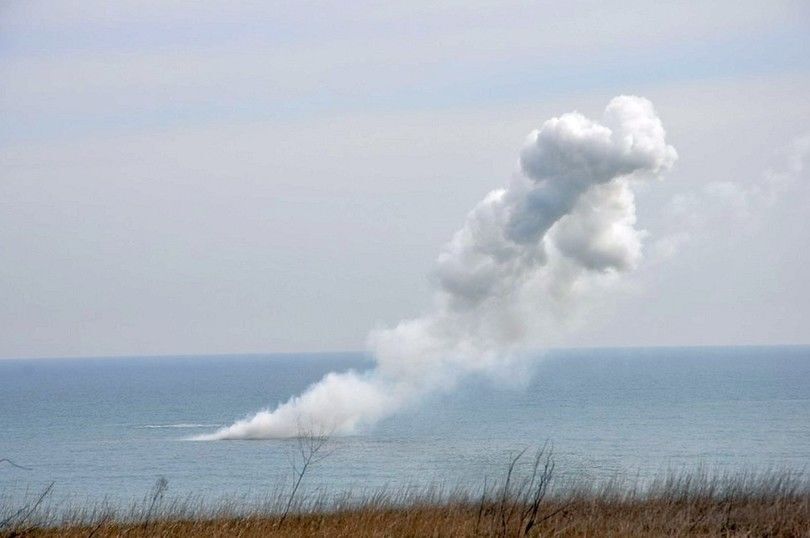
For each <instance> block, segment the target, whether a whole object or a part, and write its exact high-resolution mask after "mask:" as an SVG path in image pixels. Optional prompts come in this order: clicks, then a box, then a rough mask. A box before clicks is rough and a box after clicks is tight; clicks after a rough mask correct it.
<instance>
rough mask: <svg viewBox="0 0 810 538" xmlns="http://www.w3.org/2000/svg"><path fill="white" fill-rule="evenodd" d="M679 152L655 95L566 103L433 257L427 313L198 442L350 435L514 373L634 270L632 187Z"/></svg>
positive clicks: (637, 243)
mask: <svg viewBox="0 0 810 538" xmlns="http://www.w3.org/2000/svg"><path fill="white" fill-rule="evenodd" d="M676 159H677V154H676V152H675V149H674V148H673V147H672V146H669V145H667V143H666V136H665V132H664V128H663V126H662V125H661V121H660V120H659V119H658V117H657V115H656V113H655V110H654V109H653V106H652V103H650V102H649V101H648V100H646V99H643V98H640V97H634V96H620V97H616V98H614V99H613V100H611V101H610V103H609V104H608V106H607V108H606V109H605V111H604V114H603V117H602V120H601V122H596V121H593V120H590V119H588V118H586V117H584V116H583V115H582V114H579V113H577V112H572V113H568V114H563V115H562V116H560V117H557V118H552V119H550V120H548V121H546V122H545V123H543V125H542V126H541V127H540V128H539V129H537V130H535V131H533V132H532V133H530V134H529V136H528V138H527V140H526V143H525V144H524V146H523V149H522V151H521V153H520V170H519V173H517V174H515V175H514V177H513V178H512V180H511V181H510V182H509V183H508V184H507V185H506V186H505V187H503V188H500V189H497V190H494V191H492V192H490V193H489V194H488V195H487V196H486V197H485V198H484V199H483V200H482V201H481V202H479V203H478V205H476V206H475V208H473V210H472V211H471V212H470V213H469V214H468V216H467V219H466V222H465V223H464V226H463V227H462V228H461V229H460V230H458V231H457V232H456V233H455V235H454V236H453V238H452V239H451V240H450V242H449V243H448V244H447V245H446V246H445V247H444V248H443V250H442V251H441V253H440V254H439V257H438V260H437V262H436V270H435V271H436V281H437V290H436V292H435V294H434V300H433V305H432V308H431V309H430V310H429V311H428V313H426V314H425V315H424V316H422V317H419V318H417V319H411V320H405V321H402V322H400V323H399V324H398V325H397V326H395V327H393V328H390V329H385V330H378V331H373V332H372V333H371V334H370V335H369V339H368V345H369V348H370V350H371V351H372V353H373V356H374V358H375V360H376V366H375V368H374V369H373V370H370V371H368V372H365V373H357V372H352V371H350V372H345V373H330V374H328V375H326V376H325V377H324V378H323V379H322V380H320V381H318V382H317V383H315V384H313V385H312V386H310V387H309V388H308V389H307V390H306V391H305V392H304V393H302V394H300V395H298V396H295V397H293V398H291V399H290V400H289V401H287V402H286V403H283V404H281V405H279V406H278V407H276V409H274V410H272V411H270V410H265V411H261V412H259V413H257V414H256V415H254V416H253V417H251V418H247V419H244V420H240V421H238V422H236V423H234V424H233V425H231V426H229V427H225V428H222V429H221V430H219V431H217V432H215V433H213V434H210V435H204V436H201V437H199V439H202V440H217V439H267V438H287V437H295V436H296V435H299V434H300V433H301V429H300V428H301V425H302V424H305V425H310V426H315V427H317V428H319V429H322V430H324V431H327V430H328V431H332V432H334V433H335V434H349V433H353V432H356V431H358V430H361V429H362V428H365V427H368V426H371V425H373V424H374V423H375V422H377V421H379V420H380V419H382V418H384V417H387V416H389V415H391V414H393V413H395V412H396V411H397V410H399V409H401V408H403V407H404V406H406V405H410V404H413V403H416V402H418V401H419V399H420V397H421V396H423V395H425V394H427V393H430V392H433V391H439V390H442V391H446V390H451V389H452V388H453V387H454V386H455V385H456V384H457V383H458V382H459V381H460V380H461V379H462V378H463V377H464V376H466V375H469V374H471V373H476V372H483V373H488V372H496V371H503V370H504V369H507V368H509V367H510V366H511V365H512V363H513V359H514V357H515V354H516V352H518V351H519V350H520V348H521V345H523V344H525V343H526V342H527V340H528V338H529V337H530V336H532V335H534V334H535V333H536V332H537V328H538V326H540V325H542V322H543V320H544V319H546V318H548V317H554V316H556V315H558V314H560V313H564V312H565V311H566V309H567V308H568V307H569V306H570V305H571V303H572V302H574V301H575V300H576V298H577V297H578V296H581V294H582V292H583V291H584V290H587V289H588V288H589V287H590V286H592V285H595V284H596V283H597V282H600V281H603V280H605V279H610V278H615V276H616V275H618V274H620V273H622V272H625V271H629V270H632V269H633V268H634V267H636V265H637V264H638V263H639V261H640V259H641V250H642V249H641V240H642V238H643V235H644V232H643V231H642V230H638V229H636V227H635V224H636V215H635V198H634V195H633V191H632V186H633V185H634V184H635V183H636V182H638V181H644V180H649V179H651V178H655V177H658V176H660V174H661V173H663V172H664V171H666V170H667V169H669V168H670V167H671V166H672V164H673V163H674V162H675V160H676Z"/></svg>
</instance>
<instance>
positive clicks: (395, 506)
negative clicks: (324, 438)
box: [0, 450, 810, 538]
mask: <svg viewBox="0 0 810 538" xmlns="http://www.w3.org/2000/svg"><path fill="white" fill-rule="evenodd" d="M299 469H300V467H299ZM303 476H304V474H303V473H301V474H300V475H299V476H298V478H303ZM293 483H294V488H293V489H291V490H290V489H288V490H287V492H286V493H281V494H278V495H276V496H275V497H273V500H272V502H269V503H268V504H265V505H263V506H262V507H261V508H256V507H253V508H246V507H245V506H243V505H240V503H230V504H227V503H225V504H220V505H214V506H210V505H204V504H194V503H192V502H190V501H184V502H181V501H177V500H171V499H168V498H164V493H165V491H166V483H165V481H158V483H157V484H156V485H155V489H154V490H153V492H152V493H151V494H150V495H149V496H147V497H146V498H145V499H144V502H143V504H142V505H139V506H136V507H133V509H132V510H130V511H128V512H126V513H120V512H115V511H113V510H108V509H105V508H103V507H91V508H89V509H88V508H84V509H82V510H79V511H72V512H71V511H69V510H68V511H65V510H61V511H60V510H58V509H54V508H53V507H50V508H49V507H47V506H46V505H45V503H44V502H43V500H44V499H45V497H46V496H47V493H48V492H47V491H45V492H43V494H42V495H40V496H38V497H37V498H35V499H32V500H31V501H30V502H28V503H26V504H24V505H22V506H19V507H18V506H15V507H13V508H12V507H5V508H4V507H3V506H0V536H4V537H15V538H16V537H21V536H31V537H57V536H69V537H77V538H78V537H85V538H88V537H102V536H129V537H143V536H174V537H202V536H278V537H294V536H324V537H327V536H328V537H340V536H345V537H384V536H510V537H512V536H514V537H523V536H561V537H585V536H728V537H731V536H739V537H743V536H745V537H766V536H767V537H808V538H810V487H808V481H807V480H806V478H804V477H803V476H801V475H796V474H791V473H765V474H755V473H748V474H737V475H731V476H729V475H719V474H712V473H707V472H702V471H695V472H691V473H683V474H670V475H667V476H664V477H662V478H660V479H657V480H653V481H651V482H647V483H645V484H644V485H633V484H632V483H631V482H623V481H618V480H617V481H613V482H610V483H602V484H601V485H593V484H591V485H588V484H579V485H574V484H568V485H564V486H560V485H559V484H555V479H554V463H553V461H552V459H551V457H550V455H549V454H547V453H545V452H544V451H542V450H541V451H539V452H538V453H537V454H536V456H535V457H534V458H531V459H529V458H523V454H520V455H518V456H517V457H516V458H515V459H514V460H513V461H512V462H511V464H510V465H509V466H508V468H507V470H506V471H505V473H504V476H502V477H501V479H500V481H499V482H498V483H496V484H492V485H491V486H489V487H487V486H484V487H483V488H481V489H480V490H479V491H478V492H477V493H470V492H464V491H463V490H456V491H450V492H447V491H441V490H437V489H433V490H429V491H422V492H393V493H391V492H388V493H386V492H381V493H378V494H373V495H366V496H363V497H360V498H355V497H352V496H350V495H343V496H341V497H334V498H330V497H328V496H326V495H323V494H320V495H314V496H313V495H309V496H308V495H305V494H304V493H302V492H301V491H298V487H297V486H298V484H300V483H301V480H297V481H294V482H293ZM57 508H58V507H57Z"/></svg>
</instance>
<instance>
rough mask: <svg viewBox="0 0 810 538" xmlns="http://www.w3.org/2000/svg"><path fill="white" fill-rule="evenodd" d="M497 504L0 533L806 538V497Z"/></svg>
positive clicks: (809, 529)
mask: <svg viewBox="0 0 810 538" xmlns="http://www.w3.org/2000/svg"><path fill="white" fill-rule="evenodd" d="M501 515H502V513H501V507H500V505H499V504H498V503H489V504H487V505H486V506H485V507H484V510H483V513H482V514H480V517H479V507H478V506H475V505H471V504H454V503H445V504H439V505H435V506H426V505H414V506H407V507H401V508H382V507H368V508H359V509H356V510H344V511H339V512H334V513H321V514H315V513H312V514H303V515H295V516H288V517H287V519H286V520H285V521H283V522H281V518H280V516H279V517H260V516H252V517H230V518H215V519H195V520H191V521H188V520H173V519H167V520H159V521H155V522H151V523H148V524H141V523H130V524H120V523H108V522H101V523H100V524H96V525H81V526H69V525H68V526H61V527H56V528H36V527H34V528H27V529H17V530H16V531H10V532H9V533H8V536H75V537H88V536H125V535H126V536H133V537H137V536H178V537H191V536H280V537H282V536H284V537H286V536H290V537H292V536H347V537H348V536H352V537H366V536H367V537H372V536H374V537H376V536H523V535H530V536H810V504H809V503H808V498H807V497H804V498H795V499H770V500H768V499H756V498H750V499H741V500H739V501H738V502H733V501H732V500H730V499H729V500H727V501H715V500H702V501H701V500H699V499H691V500H687V501H679V500H677V499H650V500H646V501H640V500H621V499H614V500H610V499H599V498H593V499H588V498H578V499H569V500H567V501H559V500H553V501H549V502H548V503H546V505H545V506H544V508H543V511H542V512H541V520H540V521H539V522H538V523H537V524H536V525H535V526H534V527H533V528H532V529H531V530H529V532H528V533H524V526H523V524H522V522H521V521H519V518H518V516H517V514H515V513H513V514H512V516H511V517H510V518H509V519H508V520H507V521H506V526H502V520H501Z"/></svg>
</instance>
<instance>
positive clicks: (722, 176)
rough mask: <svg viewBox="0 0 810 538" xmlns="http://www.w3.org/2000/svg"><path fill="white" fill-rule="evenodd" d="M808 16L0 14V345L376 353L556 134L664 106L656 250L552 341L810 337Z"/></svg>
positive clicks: (191, 8) (109, 351) (583, 6)
mask: <svg viewBox="0 0 810 538" xmlns="http://www.w3.org/2000/svg"><path fill="white" fill-rule="evenodd" d="M807 50H810V5H808V4H807V3H806V2H779V1H774V2H746V1H735V2H730V1H729V2H724V1H717V2H558V3H530V2H508V1H507V2H491V3H489V2H476V1H465V2H434V1H431V2H421V1H412V2H400V3H395V4H381V3H372V2H364V1H358V2H352V3H350V4H346V3H336V2H335V3H320V2H295V3H274V2H227V3H225V2H222V3H218V2H206V3H200V2H191V1H181V0H178V1H160V2H157V1H148V0H147V1H137V2H136V1H126V0H122V1H119V2H114V3H109V2H100V1H95V0H88V1H85V2H81V3H76V2H67V1H64V2H62V1H49V2H44V1H37V0H30V1H15V0H10V1H8V0H7V1H4V2H2V3H0V84H2V86H0V88H2V91H0V117H2V121H0V204H2V205H1V206H0V357H2V358H13V357H20V358H26V357H59V356H115V355H164V354H210V353H248V352H259V353H263V352H299V351H323V350H358V349H363V348H364V346H365V341H366V338H367V335H368V334H369V331H370V330H373V329H379V328H381V327H389V326H391V325H394V324H396V323H397V322H398V321H399V320H400V319H403V318H408V317H416V316H419V315H421V314H422V313H424V311H425V310H426V309H428V308H429V307H430V304H431V293H432V289H433V288H434V287H435V275H434V268H435V261H436V256H437V254H438V253H439V252H440V251H441V249H442V247H443V245H445V244H446V243H447V241H448V240H449V239H450V238H451V237H452V235H453V232H454V231H455V230H457V229H458V228H459V227H460V226H461V225H462V224H463V223H464V219H465V216H466V215H467V213H468V212H469V211H470V209H471V208H472V207H473V206H474V205H475V204H476V203H477V202H478V201H479V200H480V199H481V198H482V197H483V196H484V195H486V193H487V192H489V191H491V190H492V189H494V188H497V187H499V186H502V185H503V184H504V183H505V182H507V181H508V180H509V178H510V177H512V175H513V174H514V173H515V171H516V169H517V162H518V156H519V153H520V148H521V146H522V145H523V143H524V140H525V139H526V135H527V134H528V133H529V132H530V131H531V130H532V129H535V128H537V127H538V126H540V125H541V124H542V123H543V121H545V120H546V119H548V118H550V117H554V116H559V115H561V114H563V113H566V112H569V111H573V110H576V111H580V112H582V113H583V114H585V115H588V116H594V117H598V116H599V114H600V113H601V111H602V110H603V109H604V107H605V105H606V104H607V103H608V102H609V101H610V99H611V98H613V97H614V96H616V95H620V94H633V95H640V96H644V97H646V98H648V99H650V100H651V101H652V102H653V104H654V105H655V107H656V110H657V112H658V115H659V116H660V118H661V120H662V122H663V124H664V127H665V128H666V130H667V139H668V142H669V143H670V144H672V145H673V146H674V147H675V148H676V149H677V151H678V156H679V158H678V161H677V163H676V164H675V165H674V167H673V168H672V170H671V171H670V172H669V173H668V174H667V175H666V177H665V178H664V179H663V180H662V181H660V182H655V183H650V184H645V185H644V186H642V187H641V188H640V190H639V191H638V192H637V203H636V205H637V213H638V227H639V228H642V229H644V230H646V231H647V234H646V236H645V238H644V261H643V262H642V263H641V264H640V266H639V267H638V268H637V269H636V270H635V271H634V272H632V274H629V275H625V276H624V277H623V278H622V280H621V281H620V283H619V284H618V285H617V286H615V287H614V288H613V289H611V290H610V291H609V292H605V293H603V294H601V295H599V296H598V297H593V298H592V300H591V301H590V302H588V304H587V305H586V307H584V308H582V309H580V310H579V311H577V312H575V313H573V314H572V315H571V316H570V319H566V320H565V322H564V323H561V324H560V326H559V327H556V328H554V329H553V330H548V331H547V332H546V333H545V334H543V335H541V338H538V340H537V342H536V343H535V345H538V346H656V345H730V344H741V345H749V344H755V345H758V344H808V343H810V279H809V278H808V271H807V267H808V266H810V223H809V222H808V217H809V216H810V173H808V171H809V170H810V55H808V54H807V52H806V51H807Z"/></svg>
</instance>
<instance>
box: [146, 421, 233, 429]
mask: <svg viewBox="0 0 810 538" xmlns="http://www.w3.org/2000/svg"><path fill="white" fill-rule="evenodd" d="M217 426H220V424H195V423H185V422H181V423H179V424H144V425H142V426H136V427H137V428H140V429H149V430H154V429H163V428H177V429H184V428H215V427H217Z"/></svg>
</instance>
